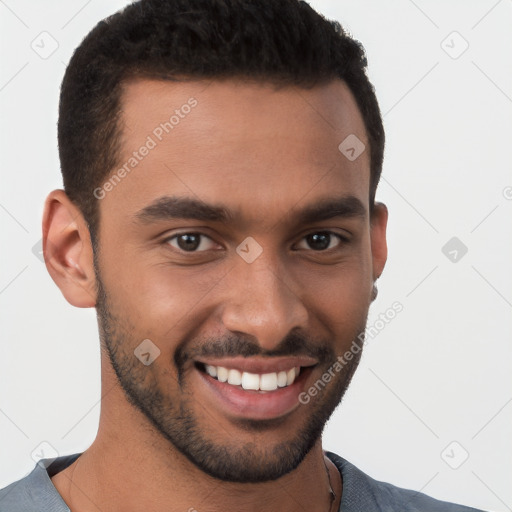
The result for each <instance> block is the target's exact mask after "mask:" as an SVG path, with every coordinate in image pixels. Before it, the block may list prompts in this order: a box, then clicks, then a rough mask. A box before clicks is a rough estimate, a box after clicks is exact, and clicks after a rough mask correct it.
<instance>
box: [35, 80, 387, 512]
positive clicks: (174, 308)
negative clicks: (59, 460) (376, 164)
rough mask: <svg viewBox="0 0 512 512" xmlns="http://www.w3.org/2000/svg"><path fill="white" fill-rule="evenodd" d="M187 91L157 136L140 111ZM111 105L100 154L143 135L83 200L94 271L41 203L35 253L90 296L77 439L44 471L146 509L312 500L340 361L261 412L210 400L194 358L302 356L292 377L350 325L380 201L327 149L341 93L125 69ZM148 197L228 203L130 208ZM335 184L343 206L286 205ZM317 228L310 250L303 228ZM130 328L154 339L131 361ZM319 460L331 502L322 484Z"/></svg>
mask: <svg viewBox="0 0 512 512" xmlns="http://www.w3.org/2000/svg"><path fill="white" fill-rule="evenodd" d="M190 98H194V99H195V100H196V101H197V104H196V105H195V106H194V107H193V108H192V109H190V112H189V113H188V114H186V115H184V114H183V112H184V110H183V109H182V110H180V112H181V115H180V116H179V117H180V121H179V123H178V124H176V125H175V126H174V127H173V129H172V131H170V132H169V133H165V132H164V133H163V134H161V136H162V140H161V141H160V140H158V139H157V138H156V136H154V130H155V128H156V127H158V126H159V125H160V123H162V122H165V121H167V120H168V119H169V117H170V116H171V115H172V114H173V113H174V111H175V109H180V107H181V106H182V105H184V104H186V103H187V101H189V99H190ZM122 104H123V112H122V123H123V127H122V129H123V139H122V148H123V150H122V155H121V159H120V160H121V162H120V163H121V165H120V166H119V167H122V165H123V164H124V163H125V162H127V161H128V160H129V158H130V157H131V156H133V151H137V150H138V149H139V148H140V147H141V146H142V145H143V144H145V142H146V141H147V137H148V136H152V137H153V139H154V140H155V141H156V143H157V144H156V146H155V147H154V148H153V149H151V150H150V151H149V152H148V154H147V156H145V157H144V158H142V159H141V160H140V161H139V162H138V163H137V165H136V166H135V167H134V168H133V170H131V171H130V172H129V174H126V176H125V177H124V178H123V179H122V180H121V181H119V182H118V183H116V185H115V187H112V189H111V190H110V191H109V192H108V193H106V194H105V195H104V197H103V198H102V199H101V200H100V230H99V247H100V250H99V254H97V255H96V269H95V260H94V258H93V251H92V247H91V240H90V235H89V232H88V229H87V224H86V223H85V221H84V219H83V217H82V216H81V214H80V212H79V210H78V209H77V208H76V206H75V205H74V204H73V203H71V202H70V201H69V199H68V198H67V197H66V195H65V193H64V192H63V191H60V190H57V191H53V192H52V193H51V194H50V195H49V196H48V198H47V201H46V207H45V214H44V220H43V233H44V237H43V238H44V240H45V257H46V264H47V268H48V271H49V272H50V274H51V276H52V278H53V279H54V281H55V282H56V284H57V285H58V286H59V288H60V289H61V291H62V293H63V294H64V296H65V297H66V299H67V300H68V301H69V302H70V303H71V304H72V305H74V306H77V307H97V311H98V321H99V328H100V336H101V341H102V406H101V417H100V426H99V431H98V435H97V438H96V440H95V441H94V443H93V444H92V446H91V447H90V448H89V449H88V450H87V451H86V452H85V453H84V454H83V455H82V456H81V457H80V458H79V459H78V460H77V461H76V462H75V463H74V464H72V465H71V466H70V467H69V468H67V469H66V470H64V471H62V472H61V473H58V474H57V475H56V476H54V477H53V483H54V485H55V486H56V487H57V490H58V491H59V492H60V493H61V495H62V497H63V499H64V500H65V501H66V503H67V504H68V505H69V506H70V508H71V510H72V511H73V512H82V511H86V510H96V509H97V508H100V509H101V510H102V511H106V510H108V511H118V510H119V511H121V510H123V511H131V510H133V511H135V510H140V509H142V508H144V507H145V508H147V507H148V504H149V503H150V504H151V506H150V508H151V510H152V511H155V512H159V511H160V510H162V511H163V510H165V511H166V512H169V511H175V510H176V511H178V510H180V511H182V510H189V509H190V508H191V507H194V508H196V509H197V510H198V511H199V512H202V511H220V510H226V509H228V510H229V509H233V510H236V509H242V510H247V511H252V510H259V511H266V510H269V511H270V510H282V511H285V512H286V511H291V510H296V509H297V506H298V504H300V505H301V506H302V507H303V508H304V510H311V511H318V512H325V511H326V510H328V509H329V504H330V501H329V493H328V489H329V485H328V480H327V476H326V472H325V468H324V460H325V459H324V455H323V451H322V446H321V439H320V433H321V430H322V428H323V425H324V423H325V421H326V420H327V418H328V417H329V416H330V414H331V413H332V411H333V409H334V407H335V406H336V405H337V404H338V403H339V401H340V400H341V397H342V395H343V392H344V391H345V389H346V387H347V386H348V383H349V381H350V378H351V375H352V372H353V371H354V370H355V368H356V366H357V362H358V359H357V358H354V360H353V364H352V365H347V367H346V368H345V370H344V371H341V372H338V373H336V377H335V378H334V379H332V380H331V381H330V382H329V383H328V384H327V385H326V387H325V389H324V390H323V391H322V392H320V393H318V395H317V396H315V397H313V398H312V399H311V401H310V403H309V404H307V405H297V407H295V408H294V409H293V410H292V411H291V412H288V413H286V414H284V415H282V416H281V417H279V418H276V419H272V420H268V421H262V420H258V419H254V418H252V419H251V418H249V419H248V418H240V417H237V415H236V414H232V413H227V412H226V410H225V409H224V408H222V407H219V405H218V403H217V402H216V401H215V400H211V395H210V394H209V391H208V389H207V387H206V386H205V385H204V382H203V380H204V379H203V378H202V377H201V373H200V372H199V371H198V370H197V368H196V365H195V364H194V360H195V359H197V358H198V357H201V355H204V354H209V353H210V352H211V351H214V352H215V353H219V351H220V352H222V351H224V352H225V353H226V354H230V355H234V354H237V353H239V354H241V355H244V356H247V357H248V358H254V359H258V360H260V361H266V360H269V359H271V356H273V355H278V354H280V355H291V356H293V355H297V354H301V355H305V356H312V357H314V358H316V361H317V364H316V366H314V367H313V369H312V370H311V372H310V374H309V375H308V376H307V382H305V383H304V388H305V389H307V388H309V387H310V386H311V385H312V384H313V383H314V382H315V381H317V380H318V379H319V378H321V376H322V374H324V373H325V372H326V370H327V369H328V368H329V367H331V366H332V364H333V362H334V359H335V357H336V356H337V355H339V354H342V353H344V352H345V351H346V350H347V349H348V348H349V347H350V345H351V343H352V341H353V340H354V339H355V338H357V336H358V334H359V333H361V332H362V331H364V327H365V323H366V317H367V314H368V308H369V305H370V302H371V290H372V285H373V283H374V281H375V280H376V279H377V278H378V277H379V276H380V274H381V272H382V270H383V268H384V264H385V261H386V256H387V250H386V237H385V231H386V222H387V210H386V208H385V206H384V205H382V204H377V205H376V206H375V208H374V210H373V212H372V213H370V208H369V204H368V196H369V191H368V187H369V151H364V152H363V153H362V154H361V155H360V156H359V157H358V158H357V159H355V160H354V161H349V160H348V159H347V158H346V157H345V156H344V155H343V154H342V153H341V152H340V151H339V150H338V145H339V144H340V142H341V141H343V140H344V139H345V138H346V137H347V136H348V135H350V134H355V135H356V136H357V137H358V138H359V139H360V140H361V141H363V143H364V144H365V145H366V146H367V148H368V144H367V137H366V134H365V129H364V124H363V121H362V118H361V115H360V113H359V111H358V109H357V106H356V103H355V101H354V99H353V96H352V94H351V93H350V91H349V89H348V88H347V86H346V85H345V84H344V83H343V82H341V81H338V80H335V81H332V82H329V83H327V84H323V85H317V86H315V87H314V88H311V89H301V88H295V87H284V88H281V89H276V88H275V87H274V86H272V85H269V84H262V83H249V82H244V81H237V80H227V81H222V82H221V81H213V82H199V81H191V82H180V83H174V82H165V81H152V80H139V81H133V82H130V83H129V84H127V85H126V87H125V92H124V96H123V103H122ZM185 110H188V109H185ZM182 116H183V117H182ZM152 134H153V135H152ZM91 193H93V191H91ZM164 196H174V197H179V198H190V199H195V200H199V201H201V202H203V203H205V204H208V205H216V206H222V207H224V208H225V209H226V210H229V211H230V212H232V218H231V219H229V220H227V221H214V220H208V221H205V220H201V221H199V220H196V219H190V218H187V219H184V218H181V219H176V218H173V219H160V220H158V221H155V220H152V221H151V222H148V221H145V222H141V221H140V220H137V217H136V214H137V212H139V211H141V210H142V209H143V208H145V207H147V206H148V205H149V204H151V203H152V202H154V201H155V200H156V199H158V198H161V197H164ZM349 196H352V197H354V198H356V199H357V200H359V202H360V203H361V205H362V206H363V212H362V215H352V216H346V215H345V216H337V217H334V218H329V219H325V220H318V221H315V222H308V223H304V222H299V216H300V212H301V211H302V210H303V209H304V208H306V207H308V206H312V205H315V204H318V203H320V202H321V201H324V200H326V199H340V198H347V197H349ZM326 231H329V232H331V233H333V235H332V236H331V237H330V239H329V237H327V239H328V240H329V248H328V249H326V250H315V247H317V246H314V245H313V246H311V244H310V242H311V238H305V237H306V236H307V235H311V234H314V233H325V232H326ZM177 233H182V234H183V233H202V234H204V235H205V238H204V239H202V242H201V245H200V249H201V250H200V251H198V252H186V251H184V250H183V249H181V250H180V245H179V244H178V243H177V238H171V237H172V236H174V235H176V234H177ZM334 234H339V235H340V236H342V237H344V239H343V240H342V239H338V238H337V237H336V236H335V235H334ZM247 237H252V238H254V239H255V240H256V241H257V242H258V244H259V245H260V246H261V248H262V249H263V251H262V253H261V254H260V255H259V256H258V257H257V258H256V259H255V260H254V261H253V262H252V263H247V262H246V261H245V260H244V259H242V258H241V257H240V255H239V254H238V253H237V252H236V248H237V247H238V246H239V244H240V243H241V242H242V241H244V240H245V239H246V238H247ZM203 249H204V250H203ZM145 339H150V340H152V342H153V343H154V344H155V345H156V346H158V348H159V350H160V355H159V356H158V358H157V359H155V361H154V362H153V363H152V364H151V365H148V366H146V365H143V364H142V363H141V362H140V361H139V360H138V359H137V358H136V357H135V356H134V349H136V347H137V346H138V345H139V344H140V343H141V341H142V340H145ZM220 454H222V456H221V455H220ZM327 467H328V470H329V472H330V477H331V482H332V485H333V488H334V490H335V492H336V494H337V503H336V504H335V505H334V506H333V510H337V508H335V507H337V506H339V499H340V495H341V489H342V482H341V479H340V475H339V473H338V471H337V470H336V468H334V467H333V465H332V464H331V463H330V462H328V463H327ZM265 475H267V478H266V479H265ZM269 478H270V480H269ZM237 479H238V481H236V480H237ZM265 480H266V481H265ZM95 507H97V508H95Z"/></svg>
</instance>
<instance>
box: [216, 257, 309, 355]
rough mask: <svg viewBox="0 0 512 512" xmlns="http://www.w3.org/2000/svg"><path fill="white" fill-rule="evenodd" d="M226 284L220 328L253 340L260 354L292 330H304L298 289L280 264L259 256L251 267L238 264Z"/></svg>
mask: <svg viewBox="0 0 512 512" xmlns="http://www.w3.org/2000/svg"><path fill="white" fill-rule="evenodd" d="M226 284H227V290H228V291H227V294H228V296H227V297H226V300H225V301H224V302H223V309H222V322H223V325H224V327H225V328H226V329H229V330H230V331H232V332H237V333H238V334H246V335H252V336H254V337H255V339H256V340H258V343H259V345H260V347H261V348H262V349H263V350H272V349H275V348H276V347H277V346H278V345H279V343H280V342H281V341H282V340H283V339H284V338H285V337H286V336H287V335H288V334H289V333H290V331H292V330H293V329H296V328H302V329H305V328H306V326H307V322H308V311H307V308H306V306H305V304H304V302H303V298H302V297H301V291H300V287H299V286H298V283H297V282H296V280H294V278H293V276H291V275H290V274H289V273H287V272H286V269H285V268H284V267H283V265H282V263H281V264H280V263H279V262H277V263H276V262H275V261H274V262H271V261H270V259H269V258H267V257H263V255H262V256H260V257H259V258H258V259H257V260H256V261H254V262H252V263H246V262H245V261H239V262H238V263H237V264H236V268H235V269H233V271H231V272H230V273H229V282H228V283H226Z"/></svg>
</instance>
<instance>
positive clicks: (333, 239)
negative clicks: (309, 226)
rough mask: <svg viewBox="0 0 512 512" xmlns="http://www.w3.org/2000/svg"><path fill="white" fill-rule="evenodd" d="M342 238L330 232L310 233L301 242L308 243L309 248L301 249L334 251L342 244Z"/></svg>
mask: <svg viewBox="0 0 512 512" xmlns="http://www.w3.org/2000/svg"><path fill="white" fill-rule="evenodd" d="M341 241H342V239H341V236H340V235H338V234H336V233H332V232H330V231H319V232H317V233H310V234H309V235H306V236H305V237H304V238H303V239H302V240H301V242H300V244H302V243H303V242H306V245H307V247H304V246H302V247H300V244H299V248H300V249H312V250H313V251H325V250H327V249H333V248H334V247H336V246H338V245H339V244H340V243H341Z"/></svg>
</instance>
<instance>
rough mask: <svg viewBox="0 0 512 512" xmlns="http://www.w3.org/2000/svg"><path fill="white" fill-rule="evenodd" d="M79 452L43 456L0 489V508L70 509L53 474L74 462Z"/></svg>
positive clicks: (16, 511) (30, 511)
mask: <svg viewBox="0 0 512 512" xmlns="http://www.w3.org/2000/svg"><path fill="white" fill-rule="evenodd" d="M79 455H80V454H74V455H68V456H65V457H58V458H56V459H43V460H41V461H39V462H38V463H37V464H36V466H35V468H34V469H33V470H32V471H31V472H30V473H29V474H28V475H27V476H25V477H23V478H21V479H20V480H18V481H17V482H13V483H12V484H10V485H8V486H7V487H5V488H3V489H0V512H39V511H40V510H52V511H53V512H69V508H68V507H67V506H66V504H65V503H64V501H63V500H62V498H61V496H60V494H59V493H58V492H57V489H55V487H54V486H53V484H52V481H51V479H50V477H51V476H53V475H54V474H56V473H58V472H59V471H61V470H62V469H64V468H65V467H67V466H69V465H70V464H72V463H73V462H74V461H75V460H76V459H77V458H78V457H79Z"/></svg>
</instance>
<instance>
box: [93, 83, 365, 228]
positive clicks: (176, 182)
mask: <svg viewBox="0 0 512 512" xmlns="http://www.w3.org/2000/svg"><path fill="white" fill-rule="evenodd" d="M121 133H122V137H121V154H120V161H119V165H118V168H117V169H115V170H114V171H113V173H112V174H111V176H110V182H111V186H108V187H107V188H108V189H109V190H108V193H107V194H106V195H105V198H104V199H103V200H102V204H101V206H100V208H101V209H102V210H103V213H107V214H112V215H115V212H117V213H119V212H122V213H123V214H125V215H130V214H133V213H134V212H136V211H138V210H139V209H141V208H143V207H144V206H147V204H149V203H150V202H151V201H152V200H154V199H155V198H157V197H161V196H163V195H168V196H171V195H172V196H186V197H195V198H196V199H200V200H202V201H205V202H213V203H216V204H223V205H225V206H226V207H228V208H229V209H232V210H233V211H236V212H237V213H239V214H240V215H245V216H248V217H250V216H251V212H259V214H261V212H267V213H268V215H269V216H270V215H271V214H272V212H275V213H276V214H278V212H279V211H280V210H289V209H290V208H291V207H294V206H295V205H296V204H298V203H299V202H303V201H313V200H314V198H315V197H319V198H320V197H325V196H328V195H329V194H336V195H338V196H340V195H354V196H356V197H359V198H360V199H361V201H362V202H363V203H364V204H365V205H366V206H367V204H368V186H369V146H368V142H367V137H366V130H365V127H364V122H363V119H362V116H361V114H360V112H359V109H358V108H357V105H356V102H355V100H354V98H353V95H352V93H351V92H350V90H349V89H348V87H347V86H346V84H345V83H344V82H342V81H340V80H333V81H331V82H329V83H326V84H323V85H318V86H315V87H313V88H309V89H304V88H300V87H288V86H287V87H282V88H276V87H275V86H274V85H272V84H267V83H250V82H247V81H241V80H238V81H237V80H225V81H211V82H204V81H187V82H171V81H160V80H136V81H131V82H129V83H127V84H125V87H124V91H123V95H122V113H121ZM340 144H341V150H340ZM347 149H348V150H349V152H348V153H347V151H346V150H347ZM352 149H354V151H352ZM360 151H362V152H361V154H360V155H359V156H358V157H357V158H355V159H354V158H353V156H354V152H355V153H356V155H357V154H358V153H359V152H360ZM349 157H350V158H349ZM119 175H121V177H119ZM112 178H114V180H112ZM114 210H115V211H114ZM108 212H110V213H108ZM255 218H256V217H255ZM260 220H261V219H260Z"/></svg>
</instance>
